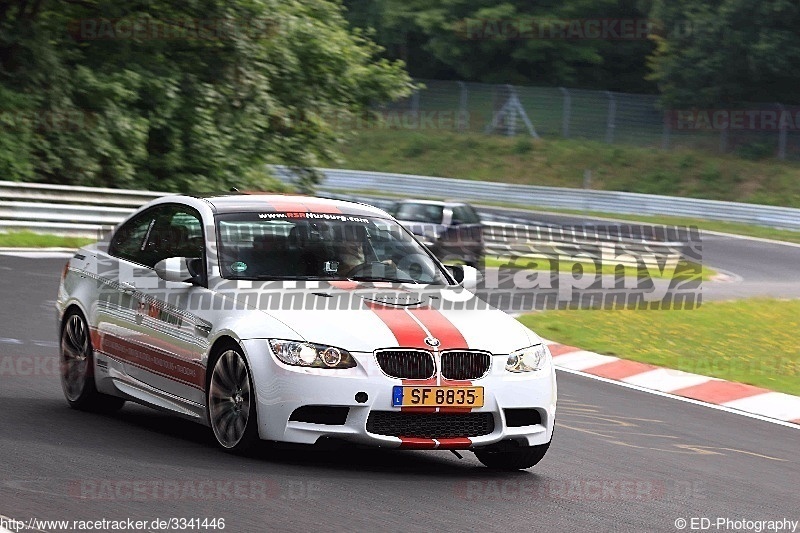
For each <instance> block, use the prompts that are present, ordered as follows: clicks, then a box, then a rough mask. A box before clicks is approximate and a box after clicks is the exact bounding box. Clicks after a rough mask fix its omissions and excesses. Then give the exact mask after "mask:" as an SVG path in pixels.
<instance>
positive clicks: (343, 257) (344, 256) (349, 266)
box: [337, 240, 364, 277]
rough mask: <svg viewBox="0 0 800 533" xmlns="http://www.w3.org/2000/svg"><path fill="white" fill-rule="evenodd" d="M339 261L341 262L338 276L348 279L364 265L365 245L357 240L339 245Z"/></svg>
mask: <svg viewBox="0 0 800 533" xmlns="http://www.w3.org/2000/svg"><path fill="white" fill-rule="evenodd" d="M337 259H338V260H339V268H338V270H337V274H338V275H339V276H341V277H346V276H347V274H348V273H350V271H351V270H353V269H354V268H355V267H357V266H358V265H361V264H363V263H364V246H363V244H362V243H360V242H358V241H356V240H346V241H344V242H342V243H339V246H338V253H337Z"/></svg>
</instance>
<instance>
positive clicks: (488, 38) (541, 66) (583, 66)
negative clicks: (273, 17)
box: [345, 0, 655, 92]
mask: <svg viewBox="0 0 800 533" xmlns="http://www.w3.org/2000/svg"><path fill="white" fill-rule="evenodd" d="M345 5H347V6H348V9H349V10H348V18H349V20H350V21H351V23H353V24H355V25H357V26H360V27H371V28H374V29H375V30H376V39H378V41H379V42H380V43H381V44H382V45H383V46H384V47H386V48H387V50H388V51H389V52H390V53H391V54H392V57H399V58H402V59H404V60H406V62H407V63H408V68H409V71H410V72H411V74H412V75H414V76H416V77H421V78H437V79H462V80H467V81H480V82H488V83H519V84H533V85H556V86H557V85H565V86H573V87H574V86H579V87H591V88H597V89H611V90H624V91H633V92H652V91H653V90H654V89H655V85H654V84H653V83H651V82H649V81H647V80H645V79H644V78H645V75H646V73H647V69H646V57H647V56H648V54H650V53H651V51H652V49H653V47H654V44H653V43H652V42H650V41H649V40H648V39H647V35H646V34H645V35H640V36H638V37H634V38H630V39H629V38H617V39H615V38H614V35H613V32H612V35H610V36H609V35H606V36H604V37H601V38H593V37H592V36H591V35H587V34H585V33H583V32H582V30H583V29H585V28H587V23H589V21H603V20H606V21H608V20H615V19H616V20H620V21H622V20H629V21H638V22H642V23H643V22H646V18H647V9H648V8H649V2H647V1H641V0H545V1H537V2H531V1H530V0H499V1H498V0H378V1H375V2H368V1H366V0H346V1H345ZM504 23H505V24H507V26H505V27H503V26H502V25H503V24H504ZM571 23H574V24H576V25H574V26H573V27H572V31H570V30H569V28H568V27H567V25H569V24H571ZM508 24H510V25H511V26H510V27H509V26H508ZM515 24H519V25H521V26H520V27H521V28H522V29H523V30H524V29H525V25H528V27H529V28H533V31H531V32H528V33H523V34H522V35H521V36H519V37H518V36H516V35H515V34H514V27H513V26H514V25H515ZM562 28H563V29H566V30H567V31H564V32H563V33H562V32H561V29H562ZM539 30H541V33H540V32H539Z"/></svg>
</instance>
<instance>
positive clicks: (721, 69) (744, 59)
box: [650, 0, 800, 107]
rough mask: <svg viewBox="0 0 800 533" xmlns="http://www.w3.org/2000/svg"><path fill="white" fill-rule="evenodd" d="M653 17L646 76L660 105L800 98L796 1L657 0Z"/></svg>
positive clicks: (795, 100)
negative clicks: (656, 29)
mask: <svg viewBox="0 0 800 533" xmlns="http://www.w3.org/2000/svg"><path fill="white" fill-rule="evenodd" d="M652 17H653V18H654V19H657V20H658V21H659V25H660V26H661V27H662V28H663V33H662V34H661V35H658V36H656V37H655V41H656V44H657V48H656V50H655V52H654V53H653V55H652V57H651V58H650V67H651V70H652V73H651V75H650V78H651V79H652V80H654V81H655V82H657V83H658V86H659V88H660V91H661V92H662V95H663V102H664V104H665V105H666V106H672V107H675V106H697V107H718V106H721V107H724V106H729V105H737V104H740V103H742V102H782V103H798V102H800V95H798V92H797V87H798V84H800V73H798V72H797V69H796V68H795V67H796V66H797V65H798V64H800V33H798V31H797V28H798V26H799V25H800V4H798V3H797V2H795V1H794V0H702V1H697V0H655V1H654V5H653V11H652Z"/></svg>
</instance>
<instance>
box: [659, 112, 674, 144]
mask: <svg viewBox="0 0 800 533" xmlns="http://www.w3.org/2000/svg"><path fill="white" fill-rule="evenodd" d="M670 118H671V117H670V116H669V113H668V112H667V111H665V112H664V135H663V137H662V139H661V149H662V150H669V142H670V135H671V134H672V124H670Z"/></svg>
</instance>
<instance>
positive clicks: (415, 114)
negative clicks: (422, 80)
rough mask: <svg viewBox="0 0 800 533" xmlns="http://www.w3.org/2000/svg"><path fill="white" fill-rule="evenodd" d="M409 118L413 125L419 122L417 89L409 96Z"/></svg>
mask: <svg viewBox="0 0 800 533" xmlns="http://www.w3.org/2000/svg"><path fill="white" fill-rule="evenodd" d="M411 118H412V119H413V120H414V123H415V124H416V123H417V120H419V89H415V90H414V93H413V94H412V95H411Z"/></svg>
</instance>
